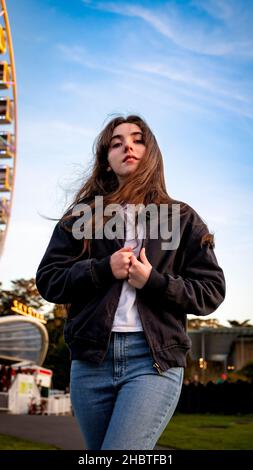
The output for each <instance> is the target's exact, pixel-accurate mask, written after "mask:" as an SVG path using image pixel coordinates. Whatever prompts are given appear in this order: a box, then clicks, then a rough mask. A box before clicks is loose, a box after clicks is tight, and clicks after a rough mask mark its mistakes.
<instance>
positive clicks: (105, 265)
mask: <svg viewBox="0 0 253 470" xmlns="http://www.w3.org/2000/svg"><path fill="white" fill-rule="evenodd" d="M110 258H111V256H110V255H109V256H106V257H105V258H103V259H101V260H100V261H97V260H93V261H92V263H91V275H92V279H93V282H94V284H95V286H96V287H105V286H107V285H109V284H111V283H112V281H113V280H115V277H114V275H113V273H112V269H111V265H110Z"/></svg>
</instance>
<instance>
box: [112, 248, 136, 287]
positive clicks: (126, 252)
mask: <svg viewBox="0 0 253 470" xmlns="http://www.w3.org/2000/svg"><path fill="white" fill-rule="evenodd" d="M132 254H133V250H132V248H131V247H130V246H128V247H123V248H121V249H120V250H118V251H115V253H113V255H111V259H110V266H111V270H112V273H113V275H114V277H116V279H127V278H128V271H129V267H130V258H131V256H132Z"/></svg>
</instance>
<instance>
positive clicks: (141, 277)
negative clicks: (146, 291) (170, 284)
mask: <svg viewBox="0 0 253 470" xmlns="http://www.w3.org/2000/svg"><path fill="white" fill-rule="evenodd" d="M140 260H141V261H138V260H137V258H136V256H134V255H132V256H131V258H130V263H131V265H130V268H129V271H128V283H129V284H130V286H133V287H136V288H137V289H141V288H142V287H143V286H144V285H145V284H146V282H147V280H148V278H149V276H150V273H151V270H152V264H150V262H149V261H148V259H147V257H146V254H145V248H142V249H141V251H140Z"/></svg>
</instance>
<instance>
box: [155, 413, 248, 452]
mask: <svg viewBox="0 0 253 470" xmlns="http://www.w3.org/2000/svg"><path fill="white" fill-rule="evenodd" d="M158 444H159V445H161V446H165V447H169V448H170V449H178V450H179V449H182V450H253V415H236V416H227V415H224V416H223V415H208V414H206V415H198V414H192V415H188V414H180V413H176V414H175V415H174V416H173V418H172V420H171V421H170V423H169V424H168V426H167V428H166V429H165V430H164V432H163V434H162V436H161V438H160V439H159V442H158Z"/></svg>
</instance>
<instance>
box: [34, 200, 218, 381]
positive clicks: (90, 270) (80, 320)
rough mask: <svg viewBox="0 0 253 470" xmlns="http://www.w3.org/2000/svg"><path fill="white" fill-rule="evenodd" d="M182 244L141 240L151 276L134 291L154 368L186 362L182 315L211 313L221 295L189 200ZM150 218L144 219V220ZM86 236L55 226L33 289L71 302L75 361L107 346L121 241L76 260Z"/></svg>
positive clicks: (69, 335) (98, 355)
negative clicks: (169, 246) (113, 262)
mask: <svg viewBox="0 0 253 470" xmlns="http://www.w3.org/2000/svg"><path fill="white" fill-rule="evenodd" d="M174 203H180V205H181V207H182V211H181V213H180V243H179V246H178V248H177V249H176V250H162V249H161V238H159V239H158V240H155V239H152V238H150V237H149V236H148V235H149V234H148V232H147V237H146V238H145V240H144V242H143V246H145V248H146V256H147V258H148V260H149V262H150V263H151V264H152V271H151V274H150V277H149V279H148V281H147V283H146V284H145V286H144V287H143V288H142V289H136V301H137V308H138V311H139V315H140V319H141V322H142V325H143V330H144V333H145V335H146V339H147V341H148V344H149V347H150V350H151V353H152V356H153V359H154V367H156V368H157V370H158V372H161V371H165V370H166V369H168V368H169V367H174V366H182V367H185V366H186V355H187V352H188V351H189V349H190V347H191V341H190V338H189V336H188V335H187V332H186V327H187V314H193V315H208V314H210V313H212V312H214V311H215V310H216V309H217V307H218V306H219V305H220V304H221V303H222V301H223V300H224V297H225V279H224V274H223V271H222V269H221V268H220V266H219V265H218V262H217V259H216V256H215V253H214V244H213V241H212V235H210V234H209V231H208V228H207V226H206V224H205V223H204V222H203V221H202V219H201V218H200V216H199V215H198V214H197V213H196V211H195V210H194V209H192V208H191V207H190V206H189V205H187V204H185V203H182V202H180V201H174ZM148 222H149V221H148ZM82 246H83V241H82V240H76V239H75V238H74V237H73V235H72V233H71V232H69V231H66V230H65V228H64V227H63V226H62V224H61V223H60V222H58V223H57V225H56V227H55V229H54V232H53V234H52V237H51V240H50V242H49V245H48V247H47V250H46V252H45V254H44V256H43V259H42V261H41V263H40V265H39V267H38V270H37V274H36V284H37V288H38V290H39V292H40V294H41V295H42V297H44V298H45V299H46V300H48V301H49V302H53V303H58V304H70V307H69V313H68V318H67V320H66V323H65V328H64V336H65V341H66V343H67V344H68V346H69V348H70V351H71V358H72V359H86V360H89V361H92V362H95V363H97V364H99V363H101V362H102V361H103V359H104V357H105V355H106V352H107V349H108V347H109V341H110V335H111V329H112V324H113V319H114V315H115V311H116V309H117V305H118V301H119V297H120V293H121V287H122V283H123V281H122V280H117V279H115V278H114V276H113V274H112V271H111V267H110V256H111V255H112V254H113V253H114V252H115V251H117V250H119V249H120V248H121V247H122V246H124V239H122V240H120V239H114V240H108V239H105V238H104V239H102V240H92V243H91V254H90V257H89V258H88V255H87V253H85V254H84V255H82V257H81V258H79V259H78V260H76V259H74V258H75V257H76V256H77V255H78V254H79V253H80V252H81V251H82Z"/></svg>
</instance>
